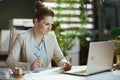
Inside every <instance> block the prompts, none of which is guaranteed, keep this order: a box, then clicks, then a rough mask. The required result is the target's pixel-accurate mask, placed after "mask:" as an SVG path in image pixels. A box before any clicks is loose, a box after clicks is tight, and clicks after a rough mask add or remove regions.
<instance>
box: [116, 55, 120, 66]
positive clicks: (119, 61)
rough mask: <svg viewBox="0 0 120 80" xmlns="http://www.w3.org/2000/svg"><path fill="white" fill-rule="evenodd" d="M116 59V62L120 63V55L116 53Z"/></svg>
mask: <svg viewBox="0 0 120 80" xmlns="http://www.w3.org/2000/svg"><path fill="white" fill-rule="evenodd" d="M116 60H117V61H116V63H117V64H120V55H116Z"/></svg>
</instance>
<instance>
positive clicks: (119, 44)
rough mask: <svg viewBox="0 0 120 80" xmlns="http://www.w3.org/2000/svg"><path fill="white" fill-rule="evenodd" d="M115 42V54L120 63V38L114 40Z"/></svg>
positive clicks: (117, 61)
mask: <svg viewBox="0 0 120 80" xmlns="http://www.w3.org/2000/svg"><path fill="white" fill-rule="evenodd" d="M113 41H114V42H115V55H116V63H117V64H119V63H120V40H113Z"/></svg>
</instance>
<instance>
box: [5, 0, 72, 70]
mask: <svg viewBox="0 0 120 80" xmlns="http://www.w3.org/2000/svg"><path fill="white" fill-rule="evenodd" d="M34 11H35V13H34V18H33V23H34V27H33V28H31V29H29V30H27V31H26V32H23V33H20V34H18V36H17V38H16V40H15V44H14V46H13V47H12V50H11V53H10V54H9V56H8V59H7V66H8V67H10V68H14V67H16V66H17V67H21V68H22V69H24V70H36V69H39V68H42V67H44V68H48V67H50V66H51V59H54V60H55V62H56V64H57V65H58V66H61V67H63V70H65V71H67V70H70V69H71V63H70V62H68V61H67V60H66V59H65V57H64V56H63V53H62V51H61V49H60V47H59V45H58V42H57V40H56V36H55V34H54V33H51V32H50V30H51V28H52V24H53V22H54V12H53V10H52V9H51V8H48V7H47V6H45V5H44V4H42V3H41V2H40V1H36V2H35V4H34Z"/></svg>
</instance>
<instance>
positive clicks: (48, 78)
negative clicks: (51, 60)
mask: <svg viewBox="0 0 120 80" xmlns="http://www.w3.org/2000/svg"><path fill="white" fill-rule="evenodd" d="M59 69H60V68H59V67H57V68H52V69H48V70H45V71H41V72H39V73H30V74H26V75H24V76H23V77H21V78H19V79H11V80H120V70H117V71H112V72H103V73H99V74H94V75H90V76H87V77H84V76H75V75H69V74H62V73H60V72H59ZM0 80H1V79H0ZM4 80H5V79H4ZM7 80H9V79H7Z"/></svg>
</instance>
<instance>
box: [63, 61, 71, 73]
mask: <svg viewBox="0 0 120 80" xmlns="http://www.w3.org/2000/svg"><path fill="white" fill-rule="evenodd" d="M71 67H72V64H71V63H70V62H66V63H65V64H64V67H63V70H64V71H68V70H71Z"/></svg>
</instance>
